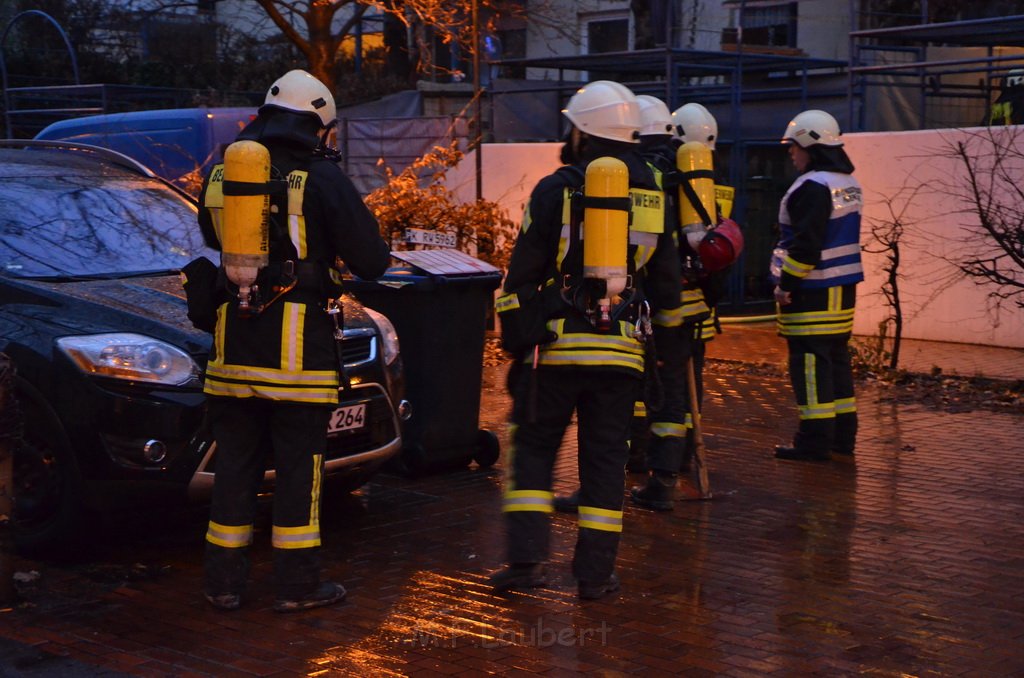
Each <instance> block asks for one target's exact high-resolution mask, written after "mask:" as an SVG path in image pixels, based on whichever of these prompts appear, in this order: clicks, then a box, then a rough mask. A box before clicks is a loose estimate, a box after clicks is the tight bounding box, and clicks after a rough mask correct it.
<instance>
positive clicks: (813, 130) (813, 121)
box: [782, 109, 843, 148]
mask: <svg viewBox="0 0 1024 678" xmlns="http://www.w3.org/2000/svg"><path fill="white" fill-rule="evenodd" d="M839 134H840V133H839V123H838V122H836V119H835V118H833V117H832V116H831V115H829V114H828V113H826V112H825V111H819V110H815V109H812V110H809V111H804V112H803V113H801V114H799V115H798V116H796V117H795V118H793V119H792V120H790V121H789V125H787V126H786V133H785V134H783V135H782V143H784V144H788V143H795V144H796V145H797V146H799V147H800V148H807V147H809V146H815V145H817V146H842V145H843V140H842V139H841V138H840V136H839Z"/></svg>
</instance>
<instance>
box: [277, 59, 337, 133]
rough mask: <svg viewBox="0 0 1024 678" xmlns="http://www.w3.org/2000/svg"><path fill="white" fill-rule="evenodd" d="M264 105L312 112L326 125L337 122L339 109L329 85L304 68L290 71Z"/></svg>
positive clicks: (281, 78) (281, 79) (278, 80)
mask: <svg viewBox="0 0 1024 678" xmlns="http://www.w3.org/2000/svg"><path fill="white" fill-rule="evenodd" d="M263 105H264V106H275V107H277V108H282V109H285V110H288V111H295V112H296V113H312V114H314V115H316V116H317V117H318V118H320V123H321V124H322V125H323V126H324V127H330V126H331V125H333V124H334V123H336V122H337V118H338V110H337V108H335V106H334V96H333V95H332V94H331V90H329V89H327V85H325V84H323V83H322V82H320V81H319V80H317V79H316V78H315V77H313V76H312V75H311V74H309V73H307V72H306V71H303V70H298V69H296V70H294V71H288V72H287V73H285V74H284V75H282V76H281V77H280V78H278V79H277V80H276V81H275V82H274V84H273V85H271V86H270V89H269V90H267V98H266V99H265V100H264V101H263Z"/></svg>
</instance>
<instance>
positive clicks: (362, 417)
mask: <svg viewBox="0 0 1024 678" xmlns="http://www.w3.org/2000/svg"><path fill="white" fill-rule="evenodd" d="M364 426H366V403H359V404H358V405H347V406H345V407H339V408H338V409H336V410H334V413H333V414H331V423H330V424H328V426H327V432H328V433H340V432H341V431H354V430H356V429H360V428H362V427H364Z"/></svg>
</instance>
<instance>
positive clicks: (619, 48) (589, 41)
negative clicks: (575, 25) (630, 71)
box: [581, 13, 633, 81]
mask: <svg viewBox="0 0 1024 678" xmlns="http://www.w3.org/2000/svg"><path fill="white" fill-rule="evenodd" d="M581 21H582V24H583V45H584V53H585V54H607V53H609V52H628V51H629V50H630V49H632V42H633V41H632V39H631V38H632V35H633V33H632V28H631V26H630V20H629V14H628V13H622V14H618V13H616V14H602V15H600V16H590V17H587V16H583V17H581ZM588 79H589V80H615V81H623V80H628V79H629V77H628V75H627V74H624V73H620V72H617V71H609V70H594V71H590V72H589V77H588Z"/></svg>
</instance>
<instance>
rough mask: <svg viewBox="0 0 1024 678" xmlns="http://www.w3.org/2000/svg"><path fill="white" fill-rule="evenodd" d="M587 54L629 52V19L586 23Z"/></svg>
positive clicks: (599, 20)
mask: <svg viewBox="0 0 1024 678" xmlns="http://www.w3.org/2000/svg"><path fill="white" fill-rule="evenodd" d="M586 30H587V54H605V53H607V52H625V51H628V50H629V18H628V17H622V18H609V19H603V18H602V19H594V20H591V21H587V23H586Z"/></svg>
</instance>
